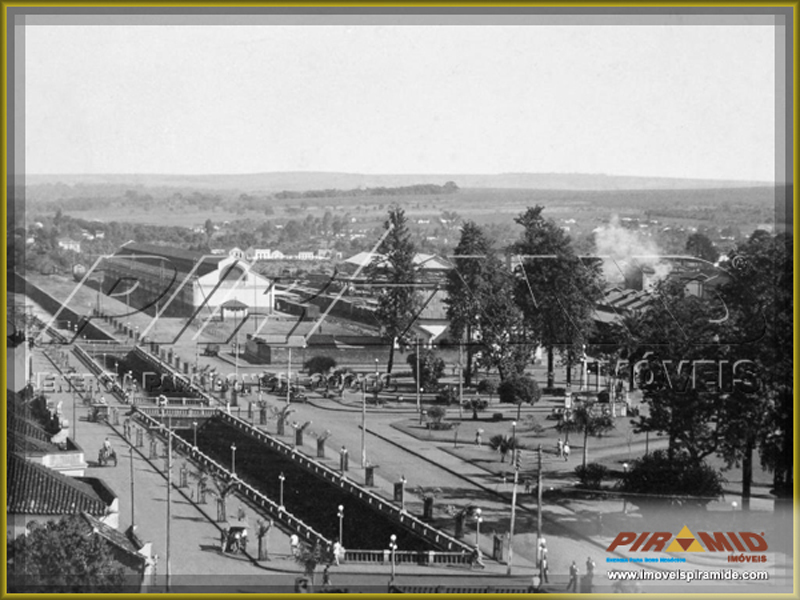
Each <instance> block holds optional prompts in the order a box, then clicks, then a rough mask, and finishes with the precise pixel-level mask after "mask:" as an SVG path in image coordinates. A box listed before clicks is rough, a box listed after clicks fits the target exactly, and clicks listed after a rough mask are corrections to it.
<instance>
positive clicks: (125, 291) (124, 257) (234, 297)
mask: <svg viewBox="0 0 800 600" xmlns="http://www.w3.org/2000/svg"><path fill="white" fill-rule="evenodd" d="M102 269H103V283H102V290H103V293H105V294H106V295H108V296H111V297H114V298H115V299H117V300H118V301H120V302H124V303H126V304H128V305H129V306H130V307H131V308H132V309H133V308H136V309H139V310H143V311H144V312H147V313H148V314H151V315H153V314H156V312H160V311H163V313H162V314H163V316H166V317H183V318H186V317H190V316H192V315H193V314H195V313H196V312H197V311H199V312H197V314H198V316H199V317H203V318H205V317H208V316H209V315H212V314H214V315H217V316H218V317H219V318H220V319H221V318H222V317H223V314H222V313H223V309H224V306H225V305H226V303H228V306H230V304H231V303H233V304H235V305H236V306H242V305H244V306H246V307H247V310H248V312H250V313H260V314H270V313H271V312H272V310H273V309H274V306H275V291H274V288H273V286H272V281H270V280H269V279H268V278H266V277H264V276H262V275H260V274H258V273H256V272H255V270H253V267H252V264H251V263H249V262H247V261H245V260H244V259H241V258H237V257H233V256H216V255H210V254H203V253H201V252H194V251H190V250H184V249H182V248H175V247H172V246H161V245H157V244H140V243H135V242H128V243H126V244H123V245H122V246H121V247H120V249H119V250H118V251H117V252H116V253H115V254H114V256H112V257H109V258H106V259H105V260H104V261H103V266H102Z"/></svg>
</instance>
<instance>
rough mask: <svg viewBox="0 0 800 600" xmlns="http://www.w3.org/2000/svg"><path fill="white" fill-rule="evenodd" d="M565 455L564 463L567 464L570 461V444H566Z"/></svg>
mask: <svg viewBox="0 0 800 600" xmlns="http://www.w3.org/2000/svg"><path fill="white" fill-rule="evenodd" d="M563 453H564V461H565V462H566V461H568V460H569V444H566V443H565V444H564V449H563Z"/></svg>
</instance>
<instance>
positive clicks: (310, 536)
mask: <svg viewBox="0 0 800 600" xmlns="http://www.w3.org/2000/svg"><path fill="white" fill-rule="evenodd" d="M211 410H217V409H211ZM134 418H136V419H137V420H138V421H140V422H142V423H143V424H144V425H146V426H147V427H149V428H150V429H151V430H153V431H154V432H155V433H158V434H161V422H160V421H158V420H157V419H154V418H153V417H151V416H150V415H148V414H145V413H144V412H142V411H141V409H140V408H138V407H137V409H136V413H135V415H134ZM165 435H166V434H163V435H162V437H164V436H165ZM170 438H171V439H172V442H173V444H175V445H176V446H177V448H176V449H177V450H179V451H181V452H183V453H184V454H186V455H187V456H188V457H189V458H190V459H191V460H192V461H193V462H195V463H199V464H201V465H202V466H203V467H205V468H206V469H207V470H208V471H210V472H212V473H216V474H222V475H224V476H225V477H226V478H228V479H229V480H230V482H231V483H233V484H234V486H235V490H236V492H237V493H238V494H239V495H240V496H244V497H245V498H246V499H247V500H249V501H250V502H252V503H254V504H256V505H257V506H258V507H259V508H260V509H261V510H262V511H263V512H264V513H266V514H267V515H269V516H270V517H271V518H272V519H273V520H275V521H277V522H279V523H281V524H283V525H285V526H286V527H288V528H289V529H290V530H291V531H293V532H297V534H298V535H299V536H301V537H303V538H304V539H306V540H309V541H311V542H312V543H314V542H319V543H320V544H322V545H323V546H330V545H331V544H332V542H331V541H330V540H328V539H326V538H325V537H324V536H322V534H320V533H318V532H317V531H315V530H314V529H312V528H311V527H309V526H308V525H306V524H305V523H303V522H302V521H301V520H300V519H298V518H297V517H295V516H294V515H292V514H291V513H290V512H288V511H286V509H285V508H284V509H282V508H280V507H279V506H278V504H277V503H275V502H273V501H272V500H270V499H269V498H268V497H267V496H265V495H264V494H262V493H261V492H259V491H258V490H256V489H255V488H253V487H252V486H251V485H249V484H247V483H245V482H244V481H241V480H240V479H238V478H237V477H236V476H235V475H233V474H232V473H231V472H230V471H228V470H227V469H225V468H224V467H222V466H221V465H220V464H219V463H217V462H216V461H214V460H213V459H211V458H210V457H208V456H206V455H205V454H203V453H202V452H200V451H199V450H196V449H195V448H193V447H192V445H191V444H190V443H189V442H188V441H186V440H184V439H183V438H181V437H179V436H176V435H170Z"/></svg>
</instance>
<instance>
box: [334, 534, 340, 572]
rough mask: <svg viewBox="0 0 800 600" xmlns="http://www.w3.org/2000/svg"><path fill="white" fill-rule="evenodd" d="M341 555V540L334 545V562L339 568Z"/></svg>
mask: <svg viewBox="0 0 800 600" xmlns="http://www.w3.org/2000/svg"><path fill="white" fill-rule="evenodd" d="M341 555H342V544H341V543H340V542H339V540H336V542H335V543H334V544H333V561H334V562H335V563H336V566H337V567H338V566H339V559H340V558H341Z"/></svg>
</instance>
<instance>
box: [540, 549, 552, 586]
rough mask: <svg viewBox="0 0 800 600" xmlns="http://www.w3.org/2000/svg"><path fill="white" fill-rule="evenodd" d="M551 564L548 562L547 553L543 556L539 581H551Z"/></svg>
mask: <svg viewBox="0 0 800 600" xmlns="http://www.w3.org/2000/svg"><path fill="white" fill-rule="evenodd" d="M549 574H550V565H549V564H548V562H547V553H546V552H545V554H544V556H542V562H541V563H539V581H541V582H543V583H550V577H549Z"/></svg>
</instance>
